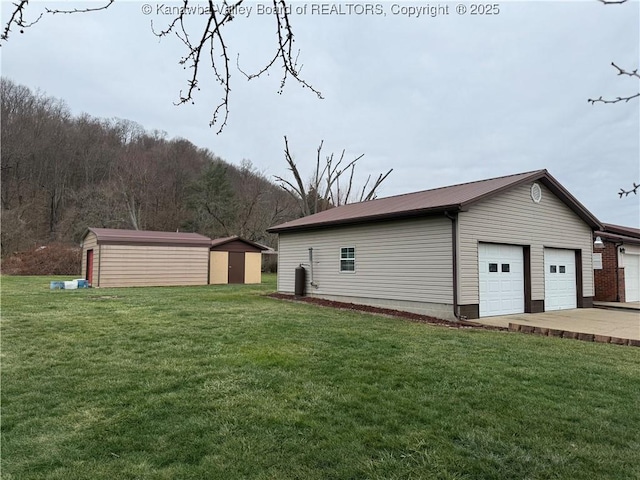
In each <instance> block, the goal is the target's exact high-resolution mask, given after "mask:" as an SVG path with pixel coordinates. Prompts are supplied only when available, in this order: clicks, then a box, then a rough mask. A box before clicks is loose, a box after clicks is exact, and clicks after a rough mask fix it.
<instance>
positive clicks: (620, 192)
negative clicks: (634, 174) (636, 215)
mask: <svg viewBox="0 0 640 480" xmlns="http://www.w3.org/2000/svg"><path fill="white" fill-rule="evenodd" d="M638 188H640V185H638V184H637V183H636V182H633V188H632V189H631V190H625V189H624V188H621V189H620V191H619V192H618V195H620V198H622V196H623V195H624V196H625V197H628V196H629V194H630V193H633V194H634V195H637V194H638Z"/></svg>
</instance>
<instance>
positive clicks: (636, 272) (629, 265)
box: [624, 253, 640, 302]
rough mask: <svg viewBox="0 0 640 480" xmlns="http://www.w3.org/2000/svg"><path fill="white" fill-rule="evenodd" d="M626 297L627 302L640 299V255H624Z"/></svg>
mask: <svg viewBox="0 0 640 480" xmlns="http://www.w3.org/2000/svg"><path fill="white" fill-rule="evenodd" d="M624 298H625V300H626V301H627V302H639V301H640V255H633V254H628V253H627V254H625V255H624Z"/></svg>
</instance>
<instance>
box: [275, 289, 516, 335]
mask: <svg viewBox="0 0 640 480" xmlns="http://www.w3.org/2000/svg"><path fill="white" fill-rule="evenodd" d="M267 296H268V297H271V298H277V299H279V300H287V301H290V302H301V303H310V304H313V305H318V306H321V307H330V308H335V309H338V310H349V311H353V312H364V313H372V314H375V315H384V316H386V317H395V318H402V319H404V320H409V321H411V322H418V323H428V324H430V325H440V326H443V327H449V328H475V329H480V330H501V331H506V330H508V328H504V327H493V326H489V325H481V324H478V323H474V322H468V321H465V320H458V321H456V322H451V321H449V320H442V319H441V318H434V317H430V316H428V315H420V314H418V313H411V312H403V311H401V310H392V309H390V308H378V307H372V306H369V305H358V304H355V303H345V302H335V301H333V300H326V299H323V298H316V297H296V296H295V295H288V294H285V293H271V294H269V295H267Z"/></svg>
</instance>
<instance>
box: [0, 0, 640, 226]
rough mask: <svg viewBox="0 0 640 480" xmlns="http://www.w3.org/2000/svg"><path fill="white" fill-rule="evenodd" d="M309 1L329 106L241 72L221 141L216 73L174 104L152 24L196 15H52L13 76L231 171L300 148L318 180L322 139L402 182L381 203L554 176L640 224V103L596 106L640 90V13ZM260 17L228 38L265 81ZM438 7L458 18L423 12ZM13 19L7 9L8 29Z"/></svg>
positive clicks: (235, 76)
mask: <svg viewBox="0 0 640 480" xmlns="http://www.w3.org/2000/svg"><path fill="white" fill-rule="evenodd" d="M146 4H148V5H150V6H151V8H150V11H151V13H150V14H145V13H144V12H147V11H148V10H146V9H149V7H146V6H145V5H146ZM268 4H269V3H266V5H268ZM291 4H292V6H293V8H294V13H293V14H292V17H291V20H292V24H293V28H294V33H295V34H296V37H295V38H296V45H297V48H299V49H300V50H301V53H300V60H301V63H303V64H304V68H303V69H302V74H303V75H302V76H303V77H304V79H305V80H307V81H308V82H310V83H311V84H312V85H313V86H314V87H315V88H317V89H318V90H320V91H321V92H322V94H323V96H324V97H325V98H324V99H323V100H319V99H318V98H317V97H316V96H315V95H314V94H313V93H311V92H310V91H309V90H308V89H303V88H301V86H300V85H298V84H296V83H295V82H293V81H289V82H288V84H287V86H286V88H285V91H284V93H283V94H282V95H279V94H278V93H277V92H278V88H279V82H280V77H279V73H280V70H279V69H274V70H273V71H272V73H271V75H270V76H268V77H263V78H260V79H256V80H252V81H251V82H247V81H246V80H245V79H244V77H243V76H242V74H240V73H239V72H238V71H236V70H235V69H234V70H233V71H232V92H231V98H230V116H229V120H228V125H227V126H226V127H225V129H224V131H223V132H222V133H221V134H219V135H216V131H217V128H210V127H209V126H208V124H209V121H210V119H211V114H212V111H213V109H214V107H215V105H216V104H217V102H218V101H219V98H220V96H221V95H222V90H221V89H220V87H219V86H217V85H216V84H215V82H214V80H213V78H212V75H211V71H210V70H208V69H203V70H202V76H201V80H200V82H201V83H200V86H201V91H200V92H198V93H197V95H196V97H195V105H186V106H181V107H176V106H174V104H173V102H175V101H177V99H178V98H179V91H180V90H181V89H183V88H184V87H185V86H186V81H187V79H188V72H187V71H185V70H183V69H182V67H181V66H180V65H179V64H178V61H179V59H180V57H181V55H183V54H184V53H185V52H184V49H183V47H182V44H181V43H180V41H179V40H177V39H175V38H164V39H162V40H158V39H157V38H156V37H155V36H154V35H153V34H152V32H151V29H150V21H153V22H154V25H156V26H157V27H161V26H165V25H166V24H167V23H168V22H169V21H170V20H171V17H169V16H168V15H165V14H163V13H162V12H163V7H162V6H163V5H164V6H165V7H166V6H177V5H180V3H178V2H170V1H166V2H131V1H127V2H124V1H120V0H117V1H116V2H115V4H114V5H112V6H111V7H110V8H109V9H108V10H106V11H102V12H96V13H90V14H76V15H55V16H51V15H45V16H43V18H42V19H41V21H40V22H39V23H38V24H37V25H35V26H34V27H32V28H29V29H27V30H25V32H24V34H20V33H18V32H17V31H15V29H14V32H13V33H12V35H11V37H10V39H9V41H8V43H6V44H5V45H3V46H2V49H1V54H2V75H3V76H5V77H7V78H10V79H11V80H13V81H15V82H17V83H20V84H23V85H26V86H28V87H30V88H32V89H34V90H35V89H40V90H41V91H43V92H46V93H47V94H48V95H51V96H55V97H57V98H60V99H63V100H64V101H65V102H66V103H67V104H68V106H69V108H70V109H71V111H72V112H73V113H75V114H79V113H83V112H86V113H88V114H90V115H92V116H95V117H104V118H111V117H118V118H125V119H129V120H133V121H135V122H138V123H139V124H141V125H142V126H143V127H145V128H146V129H148V130H154V129H157V130H162V131H165V132H167V135H168V137H169V138H173V137H184V138H186V139H188V140H190V141H191V142H193V143H194V144H196V145H197V146H199V147H205V148H208V149H210V150H211V151H212V152H214V153H215V154H216V155H218V156H220V157H222V158H224V159H225V160H227V161H229V162H231V163H234V164H239V163H240V162H241V161H242V160H243V159H249V160H251V161H252V162H253V163H254V165H256V167H257V168H258V169H260V170H262V171H264V172H265V173H266V174H267V175H274V174H277V175H285V174H286V173H287V172H286V166H285V163H284V156H283V153H282V152H283V146H284V143H283V136H284V135H287V136H288V138H289V141H290V147H291V150H292V152H293V154H294V156H295V159H296V161H297V162H298V163H299V164H300V165H301V167H302V169H303V171H304V172H305V173H306V174H307V175H310V172H311V167H312V164H313V162H314V161H315V150H316V148H317V146H318V144H319V142H320V140H324V141H325V150H324V151H325V152H326V153H327V154H328V153H330V152H332V151H334V152H336V153H339V152H340V151H341V150H342V149H343V148H344V149H346V152H347V154H346V155H347V158H353V157H354V156H356V155H359V154H361V153H363V154H364V155H365V156H364V158H363V160H361V162H360V167H359V170H358V172H359V175H358V176H359V183H361V182H362V181H363V180H364V179H365V178H366V176H367V175H368V174H369V173H371V174H373V175H376V174H377V173H379V172H383V171H386V170H388V169H389V168H393V169H394V171H393V173H392V174H391V175H390V177H389V178H388V179H387V180H386V181H385V183H384V184H383V187H382V188H381V189H380V192H379V196H389V195H395V194H400V193H406V192H412V191H418V190H425V189H429V188H434V187H439V186H445V185H450V184H455V183H461V182H467V181H472V180H480V179H483V178H490V177H495V176H500V175H508V174H512V173H518V172H524V171H530V170H536V169H542V168H546V169H548V170H549V172H550V173H551V174H552V175H553V176H554V177H556V178H557V179H558V180H559V181H560V182H561V183H562V184H563V185H564V186H565V187H566V188H567V189H569V191H570V192H572V193H573V194H574V196H576V197H577V198H578V200H579V201H581V202H582V203H583V204H584V205H585V206H586V207H587V208H588V209H589V210H591V212H593V213H594V214H595V215H596V216H597V217H598V218H599V219H600V220H601V221H603V222H609V223H618V224H623V225H628V226H635V227H640V197H639V196H629V197H627V198H623V199H620V198H618V195H617V192H618V190H619V189H620V188H621V187H625V188H627V189H628V188H630V187H632V183H633V182H634V181H636V182H639V183H640V101H639V100H638V99H635V100H634V101H631V102H629V103H627V104H622V103H619V104H615V105H603V104H596V105H591V104H589V103H588V102H587V99H588V98H594V97H599V96H600V95H602V96H604V97H605V98H607V97H616V96H618V95H622V96H626V95H630V94H634V93H636V92H638V89H639V88H640V82H639V81H638V80H637V79H633V78H627V77H620V76H617V75H616V71H615V69H614V68H613V67H612V66H611V65H610V64H611V62H612V61H613V62H615V63H616V64H618V65H619V66H621V67H623V68H626V69H629V70H631V69H635V68H638V66H639V65H638V61H639V58H640V46H639V45H640V38H639V30H640V12H639V10H640V9H639V3H638V2H637V1H630V2H628V3H626V4H624V5H607V6H605V5H603V4H601V3H599V2H598V1H596V0H586V1H568V2H558V1H553V2H546V1H529V2H517V1H509V2H499V3H497V4H494V5H497V6H498V10H499V13H496V14H494V15H471V14H470V10H471V9H472V8H473V6H472V4H471V3H464V4H465V5H466V6H467V7H468V9H467V13H466V14H464V15H460V14H458V13H457V11H456V5H457V4H458V3H457V2H439V3H435V2H434V3H426V2H383V3H381V4H379V5H381V6H382V7H381V14H379V15H359V14H357V13H355V12H360V11H361V10H364V7H365V6H367V5H376V4H374V3H362V2H361V3H357V2H356V3H349V2H346V3H343V5H342V11H343V12H345V11H347V8H346V6H347V4H351V5H359V6H360V7H357V8H355V7H352V10H353V11H354V12H353V13H351V14H346V15H335V14H334V15H332V14H321V13H314V14H312V13H311V12H312V11H314V12H318V11H319V10H320V9H321V8H328V9H331V7H332V6H334V5H338V4H337V3H331V2H324V3H323V2H291ZM71 5H72V6H75V7H78V8H81V7H82V6H86V4H75V3H74V4H71ZM246 5H247V6H248V7H252V10H251V12H250V13H248V12H244V13H245V15H244V16H241V15H238V16H237V18H236V20H234V22H233V23H232V24H231V29H230V30H229V31H228V32H227V37H226V41H227V43H228V45H229V47H230V53H231V58H232V59H233V61H234V64H235V58H236V55H237V54H238V53H239V54H240V57H239V58H240V64H241V66H242V67H243V69H247V70H255V69H257V68H259V67H260V66H262V65H263V64H264V62H265V61H267V60H268V59H269V57H270V56H271V55H272V54H273V51H274V48H275V45H276V44H275V35H274V33H273V32H275V24H274V19H273V17H271V16H268V15H265V14H262V15H261V14H260V13H259V11H258V9H259V2H250V3H247V4H246ZM262 5H265V3H264V2H263V3H262ZM305 5H306V12H307V13H306V14H296V13H295V11H296V10H298V11H301V12H302V11H303V10H304V6H305ZM313 5H315V7H314V6H313ZM394 5H395V6H394ZM45 6H47V7H50V8H54V7H60V4H56V3H53V2H36V3H31V4H30V5H29V6H28V8H27V11H26V13H27V16H28V17H31V18H35V17H36V16H37V15H38V14H39V12H40V11H42V9H43V7H45ZM65 6H66V8H70V7H69V4H65ZM327 6H328V7H327ZM421 6H432V7H441V8H440V9H439V10H440V13H441V14H440V15H437V16H428V15H424V14H423V15H421V16H419V17H415V16H413V17H409V16H408V15H406V13H407V12H408V11H409V9H408V8H406V7H421ZM10 7H11V3H10V2H7V1H6V0H2V20H3V24H4V22H6V20H7V18H8V15H10V13H11V8H10ZM296 7H299V8H296ZM445 7H448V14H442V10H445ZM143 10H144V12H143ZM378 11H380V10H378ZM493 11H494V12H495V11H496V9H495V8H494V9H493ZM199 20H201V18H197V16H195V15H194V16H193V18H192V21H193V22H194V25H196V24H197V22H198V21H199Z"/></svg>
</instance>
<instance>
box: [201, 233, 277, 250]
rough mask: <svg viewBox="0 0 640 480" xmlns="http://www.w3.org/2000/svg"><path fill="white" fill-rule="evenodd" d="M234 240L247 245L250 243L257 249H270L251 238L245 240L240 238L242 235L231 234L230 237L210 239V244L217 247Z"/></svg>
mask: <svg viewBox="0 0 640 480" xmlns="http://www.w3.org/2000/svg"><path fill="white" fill-rule="evenodd" d="M234 241H239V242H244V243H246V244H247V245H251V246H252V247H255V248H257V249H259V250H271V249H270V248H269V247H267V246H266V245H262V244H261V243H256V242H252V241H251V240H247V239H246V238H242V237H239V236H237V235H233V236H232V237H223V238H214V239H213V240H211V243H210V246H211V247H212V248H213V247H219V246H221V245H224V244H226V243H230V242H234Z"/></svg>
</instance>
